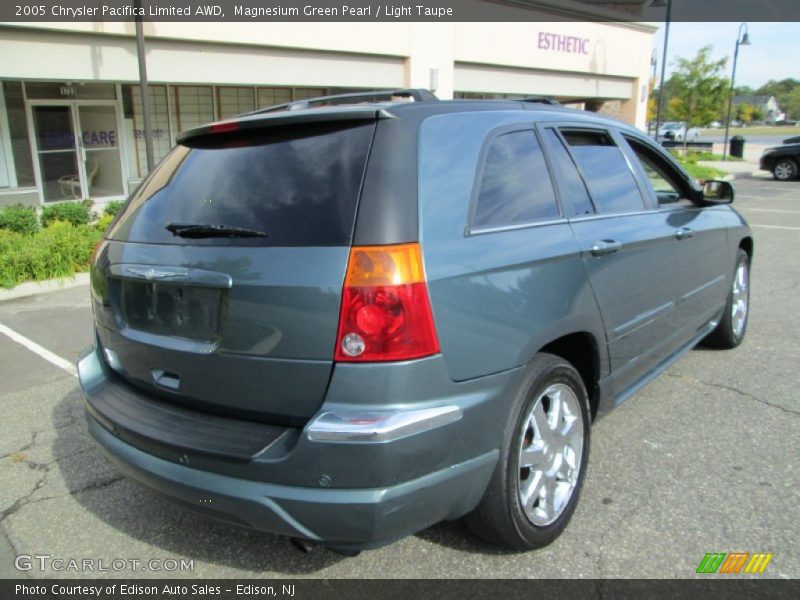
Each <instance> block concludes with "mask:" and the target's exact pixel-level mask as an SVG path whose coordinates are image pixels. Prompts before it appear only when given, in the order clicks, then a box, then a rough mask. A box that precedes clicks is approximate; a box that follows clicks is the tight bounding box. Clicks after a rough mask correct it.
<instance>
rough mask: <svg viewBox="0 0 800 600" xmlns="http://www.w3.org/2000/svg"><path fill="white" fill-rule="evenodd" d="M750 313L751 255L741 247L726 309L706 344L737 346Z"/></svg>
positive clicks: (741, 338) (716, 346)
mask: <svg viewBox="0 0 800 600" xmlns="http://www.w3.org/2000/svg"><path fill="white" fill-rule="evenodd" d="M749 314H750V257H749V256H748V255H747V252H745V251H744V250H742V249H741V248H740V249H739V252H738V254H737V255H736V270H735V271H734V274H733V282H732V283H731V287H730V289H729V290H728V299H727V301H726V302H725V311H724V312H723V313H722V318H721V319H720V321H719V324H718V325H717V328H716V329H714V331H712V332H711V333H710V334H709V336H708V337H707V338H706V339H705V342H706V344H707V345H709V346H713V347H715V348H725V349H730V348H736V346H738V345H739V344H741V343H742V340H743V339H744V334H745V332H746V331H747V318H748V316H749Z"/></svg>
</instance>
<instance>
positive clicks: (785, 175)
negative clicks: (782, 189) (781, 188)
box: [772, 158, 797, 181]
mask: <svg viewBox="0 0 800 600" xmlns="http://www.w3.org/2000/svg"><path fill="white" fill-rule="evenodd" d="M772 176H773V177H774V178H775V179H777V180H778V181H791V180H792V179H794V178H795V177H797V163H795V162H794V161H793V160H792V159H791V158H782V159H780V160H779V161H778V162H776V163H775V165H774V166H773V167H772Z"/></svg>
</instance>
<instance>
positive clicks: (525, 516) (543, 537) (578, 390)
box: [466, 353, 591, 551]
mask: <svg viewBox="0 0 800 600" xmlns="http://www.w3.org/2000/svg"><path fill="white" fill-rule="evenodd" d="M590 427H591V420H590V412H589V398H588V394H587V393H586V388H585V386H584V384H583V380H582V379H581V376H580V375H579V374H578V372H577V371H576V370H575V368H574V367H573V366H572V365H571V364H570V363H568V362H567V361H565V360H564V359H562V358H560V357H558V356H553V355H551V354H544V353H540V354H538V355H536V357H535V359H534V360H533V362H532V363H531V365H530V367H529V368H528V371H527V376H526V378H525V384H524V385H523V386H522V389H521V390H520V391H519V393H518V394H517V397H516V399H515V401H514V404H513V407H512V410H511V415H510V417H509V420H508V423H507V425H506V429H505V434H504V439H503V440H502V445H501V448H500V459H499V460H498V463H497V466H496V467H495V471H494V474H493V475H492V479H491V481H490V483H489V486H488V488H487V490H486V493H485V494H484V496H483V499H482V500H481V502H480V504H479V505H478V507H477V508H476V509H475V510H474V511H473V512H472V513H470V514H469V515H468V516H467V517H466V524H467V527H468V528H469V530H470V531H471V532H472V533H474V534H475V535H477V536H478V537H480V538H482V539H484V540H485V541H487V542H490V543H492V544H496V545H498V546H503V547H505V548H509V549H512V550H517V551H525V550H531V549H534V548H541V547H543V546H546V545H548V544H549V543H550V542H552V541H553V540H555V539H556V538H557V537H558V536H559V535H560V534H561V532H562V531H563V530H564V528H565V527H566V526H567V523H569V520H570V518H571V517H572V514H573V512H574V510H575V506H576V505H577V503H578V497H579V496H580V490H581V486H582V485H583V480H584V477H585V475H586V464H587V461H588V457H589V429H590Z"/></svg>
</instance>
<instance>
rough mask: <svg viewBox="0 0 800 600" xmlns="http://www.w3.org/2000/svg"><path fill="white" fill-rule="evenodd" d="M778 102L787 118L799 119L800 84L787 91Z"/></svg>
mask: <svg viewBox="0 0 800 600" xmlns="http://www.w3.org/2000/svg"><path fill="white" fill-rule="evenodd" d="M779 102H780V105H781V108H782V109H783V110H784V112H785V113H786V118H787V119H800V86H798V87H796V88H795V89H794V90H792V91H791V92H789V93H788V94H787V95H786V96H784V98H783V100H782V101H779Z"/></svg>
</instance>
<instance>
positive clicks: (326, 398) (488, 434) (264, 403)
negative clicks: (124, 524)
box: [79, 90, 753, 552]
mask: <svg viewBox="0 0 800 600" xmlns="http://www.w3.org/2000/svg"><path fill="white" fill-rule="evenodd" d="M393 94H394V95H393V97H391V98H388V99H387V100H386V101H382V99H381V97H380V96H379V95H377V94H376V95H374V97H371V98H366V101H365V99H364V98H358V97H353V98H341V97H339V98H328V99H321V100H316V101H306V102H304V103H302V104H300V105H292V106H283V107H276V108H273V109H269V110H266V111H261V112H256V113H252V114H248V115H244V116H241V117H239V118H236V119H233V120H230V121H224V122H219V123H215V124H211V125H208V126H204V127H198V128H196V129H192V130H190V131H187V132H185V133H184V134H182V136H181V137H180V139H179V145H178V146H177V147H176V148H175V149H174V150H173V151H172V152H171V153H170V154H169V155H168V156H167V157H166V158H165V159H164V160H163V161H162V162H161V164H160V165H159V166H158V167H157V168H156V169H155V170H154V171H153V173H152V174H151V175H150V176H149V177H148V178H147V179H146V180H145V181H144V182H143V183H142V185H141V186H140V187H139V189H138V190H137V191H136V192H135V193H134V194H133V195H132V197H131V198H130V200H129V201H128V202H127V204H126V205H125V207H124V209H123V210H122V211H121V212H120V214H119V215H118V216H117V218H116V219H115V221H114V222H113V223H112V225H111V226H110V227H109V229H108V231H107V232H106V235H105V237H104V239H103V241H102V242H101V243H100V244H99V245H98V248H97V250H96V252H95V256H94V257H93V262H92V268H91V293H92V300H93V308H94V318H95V323H96V341H95V344H94V346H93V347H91V348H89V349H87V350H86V351H85V352H84V353H83V355H82V357H81V358H80V362H79V371H80V380H81V385H82V387H83V390H84V393H85V396H86V408H87V418H88V423H89V430H90V432H91V434H92V436H93V437H94V438H95V440H96V441H97V443H98V444H99V446H100V448H101V449H102V451H103V452H104V454H105V455H106V456H107V457H108V459H109V460H110V461H111V462H112V463H114V464H115V465H116V466H117V467H118V468H119V470H120V471H122V472H123V473H124V474H126V475H128V476H129V477H131V478H132V479H134V480H137V481H139V482H141V483H143V484H144V485H146V486H149V487H150V488H153V489H155V490H157V491H158V492H161V493H162V494H164V495H165V496H167V497H169V498H171V499H173V500H175V501H177V502H178V503H180V504H183V505H185V506H188V507H191V508H194V509H195V510H198V511H201V512H203V513H206V514H207V515H209V516H211V517H214V518H217V519H221V520H223V521H225V522H228V523H231V524H236V525H240V526H244V527H248V528H252V529H257V530H261V531H269V532H276V533H279V534H283V535H286V536H291V537H293V538H296V539H298V540H307V541H310V542H315V543H317V544H321V545H324V546H327V547H329V548H333V549H336V550H338V551H341V552H355V551H358V550H360V549H364V548H370V547H376V546H380V545H382V544H385V543H388V542H390V541H392V540H395V539H398V538H400V537H402V536H405V535H408V534H410V533H413V532H415V531H418V530H420V529H423V528H425V527H428V526H429V525H432V524H434V523H436V522H438V521H441V520H444V519H455V518H458V517H464V516H465V517H466V519H465V520H466V522H467V524H468V525H469V527H470V528H471V530H472V531H473V532H475V533H477V534H478V535H480V536H481V537H483V538H484V539H486V540H489V541H491V542H494V543H497V544H500V545H503V546H505V547H508V548H513V549H521V550H522V549H528V548H535V547H540V546H543V545H545V544H548V543H549V542H551V541H552V540H553V539H555V538H556V537H557V536H558V535H559V534H560V532H561V531H562V530H563V529H564V527H565V526H566V524H567V522H568V521H569V519H570V516H571V515H572V513H573V511H574V509H575V505H576V503H577V501H578V496H579V493H580V489H581V485H582V482H583V479H584V475H585V473H586V465H587V460H588V456H589V431H590V426H591V424H592V422H593V421H594V420H595V419H597V418H598V417H600V416H601V415H603V414H604V413H605V412H607V411H608V410H609V409H611V408H613V407H614V406H615V405H617V404H619V403H620V402H622V401H623V400H625V399H627V398H628V397H630V396H631V395H632V394H634V393H635V392H636V391H637V390H638V389H639V388H641V387H642V386H643V385H644V384H646V383H647V382H649V381H650V380H651V379H652V378H653V377H655V376H656V375H658V374H659V373H660V372H662V371H663V370H664V369H666V368H667V367H668V366H669V365H670V364H671V363H672V362H673V361H674V360H675V359H677V358H678V357H679V356H681V355H682V354H683V353H684V352H686V351H687V350H689V349H690V348H692V347H693V346H694V345H695V344H697V343H698V342H700V341H701V340H704V339H705V340H706V341H707V343H710V344H713V345H716V346H718V347H725V348H732V347H734V346H737V345H738V344H739V343H740V342H741V340H742V338H743V336H744V334H745V329H746V326H747V315H748V301H749V290H748V282H749V277H748V274H749V266H750V261H751V258H752V254H753V241H752V238H751V234H750V231H749V229H748V227H747V224H746V223H745V222H744V220H743V219H742V218H741V217H740V216H739V215H738V214H737V213H736V212H735V211H734V210H733V209H731V207H730V206H727V205H728V204H729V203H730V202H731V200H732V199H733V190H732V188H731V186H730V184H728V183H726V182H713V181H712V182H707V183H706V185H705V186H704V188H700V187H698V185H697V183H696V182H694V181H693V180H692V179H691V178H690V177H689V176H688V175H687V174H686V173H685V172H684V171H683V170H682V169H681V168H680V166H678V164H677V163H676V162H675V161H674V160H673V159H672V158H671V157H670V156H669V155H668V154H667V153H665V152H664V151H662V149H661V148H660V147H658V146H657V145H654V144H653V143H652V142H651V141H650V140H649V139H648V138H647V137H645V136H644V135H642V134H641V133H640V132H639V131H638V130H636V129H634V128H631V127H628V126H626V125H624V124H622V123H619V122H617V121H613V120H609V119H606V118H601V117H599V116H597V115H594V114H590V113H584V112H580V111H573V110H568V109H564V108H562V107H559V106H553V105H550V104H548V103H546V102H542V101H541V100H540V101H536V100H535V99H531V100H528V101H473V102H470V101H437V100H436V99H435V97H432V96H431V95H430V94H429V93H426V92H424V91H420V90H403V91H395V92H394V93H393ZM398 96H411V97H414V98H416V100H417V101H414V102H410V101H407V100H408V98H403V99H402V101H401V100H398V98H397V97H398Z"/></svg>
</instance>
